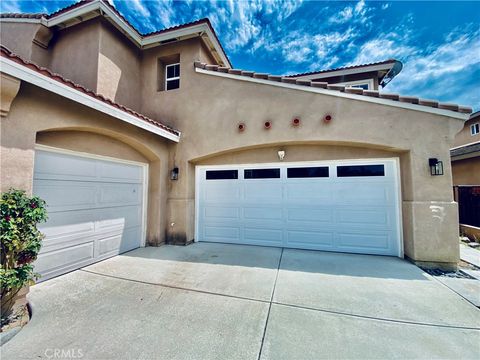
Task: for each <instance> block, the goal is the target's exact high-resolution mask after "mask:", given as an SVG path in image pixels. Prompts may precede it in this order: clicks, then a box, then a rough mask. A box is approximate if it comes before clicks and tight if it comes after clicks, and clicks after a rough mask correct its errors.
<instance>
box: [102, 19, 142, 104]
mask: <svg viewBox="0 0 480 360" xmlns="http://www.w3.org/2000/svg"><path fill="white" fill-rule="evenodd" d="M99 42H100V45H99V47H100V48H99V54H98V70H97V71H98V72H97V89H96V90H97V92H98V93H100V94H102V95H104V96H106V97H108V98H110V99H112V100H115V101H116V102H118V103H120V104H122V105H125V106H127V107H130V108H131V109H134V110H136V111H140V95H141V92H140V50H139V49H138V48H137V47H135V45H133V44H132V42H130V41H126V40H125V38H124V36H123V35H121V34H119V33H118V30H116V29H113V27H112V25H110V24H109V23H107V22H106V21H101V28H100V40H99Z"/></svg>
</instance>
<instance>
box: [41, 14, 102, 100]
mask: <svg viewBox="0 0 480 360" xmlns="http://www.w3.org/2000/svg"><path fill="white" fill-rule="evenodd" d="M100 31H101V22H100V20H99V19H93V20H89V21H86V22H85V23H82V24H79V25H76V26H72V27H69V28H66V29H64V30H61V31H58V32H57V33H56V34H55V36H54V37H53V39H52V40H51V42H50V54H51V60H50V64H49V66H48V67H49V69H50V70H52V71H54V72H57V73H59V74H61V75H63V76H64V77H66V78H68V79H71V80H73V81H74V82H76V83H78V84H81V85H83V86H85V87H87V88H88V89H91V90H94V91H95V90H96V89H97V69H98V54H99V41H100Z"/></svg>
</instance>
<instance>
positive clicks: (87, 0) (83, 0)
mask: <svg viewBox="0 0 480 360" xmlns="http://www.w3.org/2000/svg"><path fill="white" fill-rule="evenodd" d="M93 1H95V0H81V1H79V2H77V3H74V4H72V5H69V6H66V7H64V8H62V9H60V10H57V11H55V12H53V13H51V14H41V13H39V14H22V13H5V14H1V15H0V17H1V18H26V19H41V18H45V19H52V18H55V17H56V16H59V15H61V14H64V13H66V12H68V11H70V10H74V9H76V8H79V7H81V6H82V5H85V4H88V3H91V2H93ZM100 1H101V2H102V3H103V4H105V5H106V6H108V7H109V8H110V9H112V11H113V12H115V14H117V15H118V16H119V17H120V18H121V19H122V20H123V21H124V22H125V23H126V24H128V26H130V27H131V28H132V29H133V30H134V31H135V32H136V33H137V34H138V35H139V36H141V37H143V38H146V37H149V36H154V35H158V34H164V33H167V32H169V31H174V30H178V29H184V28H187V27H190V26H195V25H198V24H207V25H208V27H209V28H210V30H211V31H212V33H213V36H215V38H216V40H217V42H218V44H219V45H220V48H221V49H222V51H223V53H224V54H225V57H226V58H227V61H228V63H229V65H230V66H232V63H231V62H230V59H229V58H228V56H227V53H226V52H225V49H224V48H223V46H222V43H221V42H220V40H219V38H218V36H217V33H216V32H215V29H214V28H213V26H212V24H211V23H210V20H209V19H208V18H203V19H199V20H195V21H191V22H188V23H185V24H180V25H176V26H172V27H169V28H165V29H161V30H157V31H153V32H150V33H143V34H142V33H141V32H140V31H138V29H137V28H136V27H135V26H133V25H132V24H131V23H130V22H129V21H128V20H127V18H126V17H125V16H123V15H122V14H121V13H120V12H119V11H118V10H117V9H116V8H115V6H113V5H112V4H110V2H109V1H106V0H100Z"/></svg>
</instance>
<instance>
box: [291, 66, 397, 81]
mask: <svg viewBox="0 0 480 360" xmlns="http://www.w3.org/2000/svg"><path fill="white" fill-rule="evenodd" d="M393 65H394V64H383V65H372V66H365V67H359V68H353V69H342V70H333V71H326V72H322V73H319V74H310V75H300V76H291V78H292V79H306V80H311V79H320V78H326V77H332V76H344V75H351V74H361V73H366V72H372V71H380V70H387V71H388V70H390V69H391V68H392V67H393Z"/></svg>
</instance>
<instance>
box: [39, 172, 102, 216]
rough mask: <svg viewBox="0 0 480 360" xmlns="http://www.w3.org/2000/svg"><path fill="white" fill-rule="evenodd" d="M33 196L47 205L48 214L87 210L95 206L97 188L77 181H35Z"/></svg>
mask: <svg viewBox="0 0 480 360" xmlns="http://www.w3.org/2000/svg"><path fill="white" fill-rule="evenodd" d="M35 194H36V195H38V196H40V197H41V198H42V199H44V200H45V201H46V202H47V204H48V212H49V213H51V212H55V211H68V210H78V209H87V208H90V207H92V206H95V204H96V195H97V187H96V186H95V185H94V184H93V183H84V182H77V181H75V182H74V181H72V182H71V181H62V182H59V181H57V180H53V181H52V180H37V181H35Z"/></svg>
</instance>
